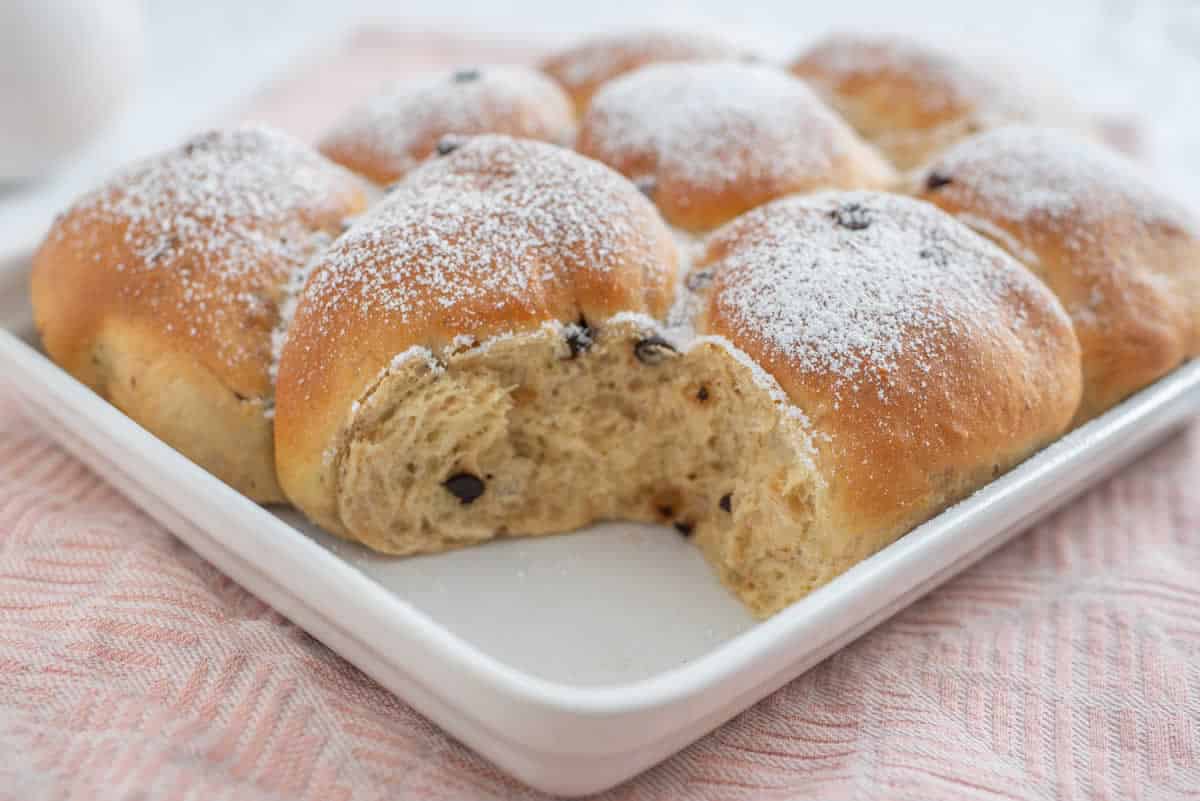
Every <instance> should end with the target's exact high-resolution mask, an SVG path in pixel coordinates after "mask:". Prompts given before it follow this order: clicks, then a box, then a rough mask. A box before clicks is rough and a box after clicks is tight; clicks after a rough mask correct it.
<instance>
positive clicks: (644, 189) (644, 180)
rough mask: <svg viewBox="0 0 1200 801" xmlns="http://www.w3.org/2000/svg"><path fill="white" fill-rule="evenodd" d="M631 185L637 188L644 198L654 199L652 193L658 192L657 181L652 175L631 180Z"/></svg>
mask: <svg viewBox="0 0 1200 801" xmlns="http://www.w3.org/2000/svg"><path fill="white" fill-rule="evenodd" d="M633 185H634V186H636V187H637V188H638V191H639V192H641V193H642V194H643V195H645V196H646V197H648V198H650V199H651V200H653V199H654V193H655V191H657V190H658V179H657V178H655V177H654V176H653V175H643V176H640V177H638V178H634V179H633Z"/></svg>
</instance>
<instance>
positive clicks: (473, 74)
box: [450, 67, 483, 83]
mask: <svg viewBox="0 0 1200 801" xmlns="http://www.w3.org/2000/svg"><path fill="white" fill-rule="evenodd" d="M482 77H483V74H482V73H481V72H480V71H479V70H477V69H475V68H473V67H472V68H469V69H465V70H455V71H454V74H453V75H451V76H450V79H451V80H452V81H454V82H455V83H470V82H471V81H478V80H479V79H480V78H482Z"/></svg>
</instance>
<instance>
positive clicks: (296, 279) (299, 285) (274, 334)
mask: <svg viewBox="0 0 1200 801" xmlns="http://www.w3.org/2000/svg"><path fill="white" fill-rule="evenodd" d="M330 242H332V239H331V238H330V236H329V235H328V234H324V233H318V234H315V235H313V244H312V246H311V249H310V250H311V253H312V256H311V257H310V258H309V259H308V261H306V262H305V263H304V264H302V265H301V266H299V267H296V268H294V269H293V270H292V271H291V273H290V274H289V275H288V278H287V282H286V283H285V284H284V285H283V288H282V289H283V299H282V300H281V301H280V302H279V321H278V322H277V323H276V324H275V328H274V330H273V331H271V366H270V369H269V372H270V375H271V381H272V382H273V381H274V380H275V379H276V377H277V376H278V375H279V357H280V356H281V355H282V353H283V346H284V345H285V344H286V343H287V332H288V328H290V327H291V324H292V318H293V317H294V316H295V315H296V306H297V305H298V304H299V303H300V293H301V291H303V289H304V285H305V283H307V282H308V277H309V275H311V274H312V271H313V270H314V269H316V266H317V264H318V262H319V260H320V257H321V256H322V255H323V253H324V250H325V249H326V248H327V247H329V244H330Z"/></svg>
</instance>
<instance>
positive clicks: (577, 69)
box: [542, 30, 753, 114]
mask: <svg viewBox="0 0 1200 801" xmlns="http://www.w3.org/2000/svg"><path fill="white" fill-rule="evenodd" d="M751 58H753V57H752V56H751V55H750V54H749V53H747V52H746V51H745V50H743V49H741V48H739V47H737V46H735V45H734V44H732V43H731V42H728V41H726V40H724V39H722V38H721V37H719V36H716V35H713V34H711V33H701V32H697V31H692V32H689V31H668V30H643V31H626V32H623V33H615V34H603V35H600V36H594V37H592V38H590V39H586V40H584V41H582V42H580V43H579V44H576V45H574V46H572V47H569V48H567V49H566V50H562V51H560V52H557V53H555V54H553V55H551V56H550V57H549V58H547V59H546V60H545V61H544V62H543V63H542V69H543V70H545V71H546V73H547V74H548V75H550V76H551V77H552V78H554V80H556V81H558V83H559V84H560V85H561V86H562V87H563V89H565V90H566V92H567V94H569V95H570V96H571V100H572V101H573V102H574V104H575V109H576V111H577V112H578V113H579V114H583V112H584V110H585V109H586V108H587V105H588V103H589V102H590V101H591V98H592V95H594V94H595V93H596V90H597V89H599V88H600V87H601V86H603V85H604V84H605V83H607V82H608V81H611V80H612V79H613V78H616V77H619V76H621V75H624V74H626V73H628V72H633V71H634V70H636V69H638V68H639V67H644V66H646V65H647V64H661V63H672V62H681V61H727V60H750V59H751Z"/></svg>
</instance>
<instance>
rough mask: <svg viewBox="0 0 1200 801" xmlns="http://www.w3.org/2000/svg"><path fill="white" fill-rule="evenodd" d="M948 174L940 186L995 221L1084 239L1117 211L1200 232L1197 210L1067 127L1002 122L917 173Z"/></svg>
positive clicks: (1072, 239)
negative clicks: (1046, 227)
mask: <svg viewBox="0 0 1200 801" xmlns="http://www.w3.org/2000/svg"><path fill="white" fill-rule="evenodd" d="M933 173H936V174H937V175H938V176H939V178H940V179H948V181H947V182H946V183H944V184H943V185H941V186H939V187H938V188H937V189H936V190H934V189H931V190H930V191H931V192H933V191H936V192H937V193H939V195H944V196H946V197H947V198H948V199H951V200H955V201H957V202H961V203H963V204H964V205H968V206H970V207H971V208H973V209H974V210H975V215H974V216H976V217H978V216H979V215H980V214H982V215H985V216H987V217H989V218H990V219H992V220H1001V221H1004V222H1008V223H1014V224H1019V223H1023V222H1025V221H1027V220H1030V219H1032V218H1034V217H1036V218H1037V219H1038V221H1039V222H1041V223H1042V224H1050V225H1055V226H1057V227H1058V229H1059V231H1060V232H1061V233H1063V234H1064V235H1065V236H1066V237H1067V239H1066V243H1067V245H1068V247H1070V246H1071V245H1072V244H1074V245H1075V246H1079V245H1082V244H1083V243H1084V242H1085V241H1086V240H1088V239H1090V238H1092V237H1093V236H1094V235H1095V233H1096V226H1098V225H1099V224H1101V223H1102V222H1103V221H1104V220H1105V219H1106V218H1109V217H1112V216H1114V215H1119V216H1126V217H1128V218H1130V219H1134V220H1139V219H1140V220H1141V221H1142V222H1144V223H1146V224H1160V225H1168V226H1171V227H1174V228H1177V229H1179V230H1181V231H1185V232H1188V233H1190V235H1192V236H1200V223H1198V222H1197V218H1196V215H1195V214H1194V213H1192V212H1191V211H1190V210H1188V209H1187V208H1185V207H1184V206H1182V205H1181V204H1180V203H1178V202H1176V201H1174V200H1173V199H1171V198H1170V197H1168V196H1167V195H1166V194H1165V193H1164V192H1162V191H1161V190H1160V189H1159V188H1158V187H1157V186H1155V185H1154V184H1152V183H1151V180H1150V178H1149V176H1147V175H1146V174H1144V173H1143V172H1142V171H1141V169H1140V168H1138V167H1137V166H1136V165H1135V164H1133V163H1132V162H1130V161H1128V160H1127V159H1125V158H1124V157H1122V156H1121V155H1119V154H1117V153H1116V152H1114V151H1112V150H1110V149H1108V148H1107V147H1105V146H1104V145H1101V144H1099V143H1097V142H1094V141H1092V140H1090V139H1086V138H1083V137H1078V136H1072V135H1071V134H1069V133H1067V132H1063V131H1055V130H1049V129H1043V128H1031V127H1026V126H1016V125H1014V126H1007V127H1004V128H997V129H995V130H992V131H988V132H987V133H984V134H981V135H979V136H976V137H973V138H971V139H968V140H965V141H963V142H961V143H959V144H958V145H957V146H955V147H953V148H951V149H950V150H948V151H947V152H946V153H945V154H943V156H942V157H941V158H939V159H938V160H937V161H935V163H934V164H933V165H932V166H931V167H929V168H928V169H927V170H926V171H925V173H924V174H923V175H921V176H918V179H919V180H921V181H922V182H926V181H928V178H929V176H930V175H931V174H933Z"/></svg>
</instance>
